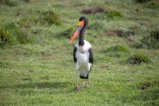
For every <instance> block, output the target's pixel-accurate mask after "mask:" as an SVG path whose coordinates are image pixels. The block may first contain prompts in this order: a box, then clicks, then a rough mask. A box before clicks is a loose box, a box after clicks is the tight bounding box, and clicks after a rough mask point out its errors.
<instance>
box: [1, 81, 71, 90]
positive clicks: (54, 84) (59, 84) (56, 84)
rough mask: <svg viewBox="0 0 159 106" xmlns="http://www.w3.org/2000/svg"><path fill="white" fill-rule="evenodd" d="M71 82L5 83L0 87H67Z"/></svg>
mask: <svg viewBox="0 0 159 106" xmlns="http://www.w3.org/2000/svg"><path fill="white" fill-rule="evenodd" d="M70 85H71V84H70V83H69V82H37V83H26V84H18V85H4V86H0V88H2V89H3V88H10V89H11V88H38V89H42V88H53V89H54V88H67V87H68V86H70Z"/></svg>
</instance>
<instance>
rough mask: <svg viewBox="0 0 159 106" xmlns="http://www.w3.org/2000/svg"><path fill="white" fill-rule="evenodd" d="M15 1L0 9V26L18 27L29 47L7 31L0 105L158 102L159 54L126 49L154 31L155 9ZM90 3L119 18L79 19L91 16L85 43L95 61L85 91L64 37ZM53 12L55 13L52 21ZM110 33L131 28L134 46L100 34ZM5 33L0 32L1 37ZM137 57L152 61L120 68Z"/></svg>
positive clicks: (0, 56)
mask: <svg viewBox="0 0 159 106" xmlns="http://www.w3.org/2000/svg"><path fill="white" fill-rule="evenodd" d="M10 1H11V2H12V0H10ZM26 1H27V2H26ZM13 2H14V3H17V4H16V5H15V6H9V5H6V4H5V3H4V4H0V13H1V14H0V25H8V24H7V23H9V22H13V24H14V25H17V27H18V28H20V29H21V30H22V33H23V34H19V35H18V36H20V37H22V38H23V36H24V35H28V36H29V39H30V40H31V41H33V42H25V43H19V41H18V40H19V39H18V37H15V36H14V35H15V34H14V33H13V32H11V31H14V30H11V29H12V28H9V29H8V30H7V31H10V32H11V34H12V35H13V36H14V38H15V40H14V42H15V43H14V44H9V45H8V44H6V43H2V44H1V45H0V105H1V106H8V105H9V106H28V105H29V106H45V105H50V106H75V105H76V106H84V105H87V106H123V105H126V106H157V105H159V102H158V101H159V79H158V76H159V71H158V69H159V54H158V52H159V50H158V49H153V48H149V49H147V48H138V49H137V48H135V47H132V46H131V45H133V44H136V42H139V41H140V39H142V38H143V37H144V36H145V34H147V32H146V31H147V30H150V32H151V31H153V29H151V26H153V25H157V24H158V22H159V15H158V14H157V11H159V10H158V8H148V7H145V6H146V5H148V4H146V3H149V2H145V3H141V4H140V3H136V1H135V0H130V1H128V0H122V2H120V1H104V0H100V1H97V0H91V1H89V0H88V1H80V2H79V1H78V0H64V1H60V0H47V2H44V1H43V0H38V1H37V0H23V1H20V0H13ZM156 3H157V2H156ZM89 6H90V7H100V6H101V7H102V8H104V9H105V11H112V10H117V13H116V11H115V13H109V14H110V16H111V17H113V18H111V17H110V18H108V17H107V15H108V14H106V12H103V13H102V12H101V13H96V14H87V15H85V16H86V17H87V18H89V25H88V29H87V30H86V33H85V38H86V39H87V40H88V41H89V42H90V43H91V44H92V46H93V50H94V58H95V62H94V65H93V70H92V72H91V75H90V77H91V85H90V87H87V88H83V89H81V90H80V92H77V91H75V90H74V88H75V64H74V63H73V59H72V50H73V45H74V43H72V44H70V43H69V40H70V36H72V34H73V33H74V31H75V29H76V25H77V22H78V18H79V16H81V15H84V14H82V13H81V11H82V10H84V9H88V8H89ZM54 10H57V11H54ZM45 13H46V15H44V14H45ZM54 13H55V14H54ZM154 13H156V14H155V15H152V14H154ZM52 15H53V16H54V15H55V16H56V15H57V21H55V23H54V17H52ZM44 16H46V17H47V18H48V19H49V20H51V23H50V22H49V21H46V17H44ZM58 17H60V18H58ZM55 20H56V18H55ZM59 20H60V21H59ZM52 21H53V23H52ZM56 22H60V24H57V23H56ZM1 27H3V26H1ZM1 27H0V28H1ZM73 28H74V29H73ZM1 29H2V28H1ZM116 29H130V30H133V31H135V35H134V36H133V37H134V41H131V42H130V41H129V40H128V39H125V38H122V37H118V36H111V35H109V34H106V33H105V31H106V30H107V31H109V30H110V31H113V30H116ZM21 30H20V31H21ZM5 33H6V32H5ZM5 33H4V32H3V31H1V30H0V34H1V35H4V34H5ZM0 39H2V38H0ZM138 53H139V54H140V55H139V57H140V58H141V59H143V61H144V60H146V61H147V59H148V60H151V62H142V64H137V65H132V64H123V61H126V60H127V59H129V58H131V57H132V56H138ZM135 54H136V55H135ZM80 83H82V80H80Z"/></svg>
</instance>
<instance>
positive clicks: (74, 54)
mask: <svg viewBox="0 0 159 106" xmlns="http://www.w3.org/2000/svg"><path fill="white" fill-rule="evenodd" d="M76 51H77V48H76V47H74V50H73V59H74V63H76V62H77V58H76Z"/></svg>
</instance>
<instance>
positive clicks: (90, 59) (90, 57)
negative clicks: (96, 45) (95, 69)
mask: <svg viewBox="0 0 159 106" xmlns="http://www.w3.org/2000/svg"><path fill="white" fill-rule="evenodd" d="M88 52H89V62H90V63H92V64H93V50H92V48H89V50H88Z"/></svg>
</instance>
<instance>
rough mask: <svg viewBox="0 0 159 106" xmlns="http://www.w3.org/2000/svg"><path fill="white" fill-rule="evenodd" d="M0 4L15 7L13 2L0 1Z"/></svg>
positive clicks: (15, 4) (7, 0)
mask: <svg viewBox="0 0 159 106" xmlns="http://www.w3.org/2000/svg"><path fill="white" fill-rule="evenodd" d="M0 4H4V5H7V6H17V2H15V1H13V0H1V1H0Z"/></svg>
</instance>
